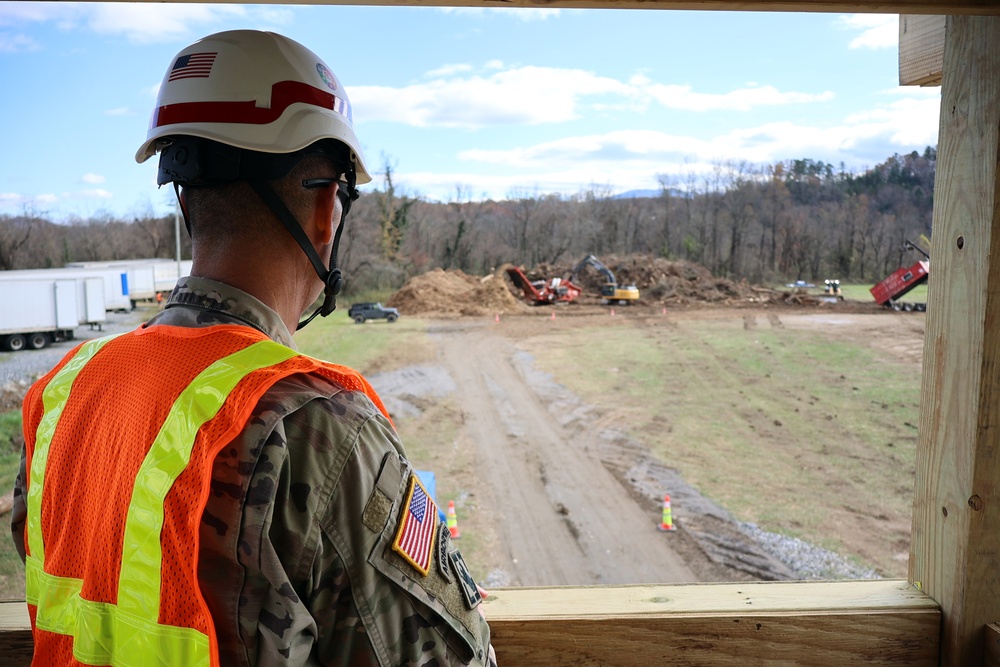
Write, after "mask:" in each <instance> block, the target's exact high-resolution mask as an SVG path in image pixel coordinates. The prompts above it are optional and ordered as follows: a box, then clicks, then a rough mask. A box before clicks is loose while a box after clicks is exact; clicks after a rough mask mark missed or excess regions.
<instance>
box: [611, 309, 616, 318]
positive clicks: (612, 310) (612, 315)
mask: <svg viewBox="0 0 1000 667" xmlns="http://www.w3.org/2000/svg"><path fill="white" fill-rule="evenodd" d="M614 316H615V309H614V308H612V309H611V317H614Z"/></svg>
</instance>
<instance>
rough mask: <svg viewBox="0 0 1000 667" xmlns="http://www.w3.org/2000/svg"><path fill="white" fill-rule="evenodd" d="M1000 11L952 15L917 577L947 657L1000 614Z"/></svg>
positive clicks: (955, 656) (976, 656) (920, 461)
mask: <svg viewBox="0 0 1000 667" xmlns="http://www.w3.org/2000/svg"><path fill="white" fill-rule="evenodd" d="M998 159H1000V19H998V18H984V17H949V19H948V27H947V37H946V42H945V54H944V72H943V79H942V100H941V132H940V140H939V144H938V163H937V185H936V191H935V195H934V197H935V198H934V229H933V240H932V248H931V277H930V281H929V299H928V308H927V331H926V336H925V342H924V370H923V386H922V390H921V396H920V432H919V433H920V435H919V444H918V449H917V476H916V489H915V491H916V495H915V500H914V507H913V542H912V547H911V554H910V581H912V582H914V583H917V584H918V585H919V586H920V587H921V588H922V589H923V590H924V591H925V592H927V593H928V594H929V595H930V596H931V597H932V598H933V599H934V600H936V601H937V602H938V603H939V604H940V605H941V610H942V613H943V619H942V637H941V640H942V641H941V664H942V665H956V666H957V665H974V664H982V660H983V657H984V648H985V647H984V640H985V633H986V630H985V626H986V624H987V623H990V622H993V621H996V620H997V619H998V618H1000V181H998V178H1000V172H998Z"/></svg>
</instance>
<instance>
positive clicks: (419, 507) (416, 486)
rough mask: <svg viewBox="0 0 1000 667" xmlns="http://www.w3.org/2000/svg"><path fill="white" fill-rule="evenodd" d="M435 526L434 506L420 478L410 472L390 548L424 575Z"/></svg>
mask: <svg viewBox="0 0 1000 667" xmlns="http://www.w3.org/2000/svg"><path fill="white" fill-rule="evenodd" d="M437 525H438V509H437V505H435V504H434V500H433V499H432V498H431V497H430V495H429V494H428V493H427V489H425V488H424V485H423V484H421V483H420V478H418V477H417V476H416V475H414V474H411V475H410V486H409V489H407V491H406V500H405V502H404V503H403V507H402V509H401V510H400V513H399V527H398V528H397V529H396V538H395V539H394V540H393V541H392V550H393V551H395V552H396V553H398V554H399V555H400V556H402V557H403V558H404V559H405V560H406V562H408V563H409V564H410V565H412V566H413V567H414V568H416V570H417V572H419V573H420V574H422V575H423V576H425V577H426V576H427V573H428V572H429V571H430V569H431V561H432V560H433V555H434V542H435V538H436V537H437Z"/></svg>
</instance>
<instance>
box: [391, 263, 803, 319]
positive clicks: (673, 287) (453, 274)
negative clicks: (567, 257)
mask: <svg viewBox="0 0 1000 667" xmlns="http://www.w3.org/2000/svg"><path fill="white" fill-rule="evenodd" d="M600 259H601V262H602V263H604V265H605V266H607V267H608V268H609V269H610V270H611V272H612V273H613V274H614V275H615V278H616V279H617V281H618V284H619V285H623V286H625V285H635V286H636V287H638V288H639V293H640V295H641V297H640V299H639V302H638V303H639V304H645V305H647V306H660V305H663V306H668V305H669V306H671V307H679V306H688V307H697V306H706V305H711V306H726V307H741V306H761V305H767V304H774V305H786V306H818V305H821V304H822V303H823V302H822V301H821V300H820V299H817V298H816V297H813V296H810V295H808V294H806V293H805V292H802V291H795V290H790V291H779V290H774V289H770V288H768V287H761V286H759V285H751V284H750V283H748V282H746V281H745V280H740V281H735V280H730V279H728V278H720V277H718V276H714V275H712V273H711V272H710V271H709V270H708V269H706V268H705V267H704V266H701V265H700V264H696V263H694V262H688V261H685V260H677V261H673V260H668V259H664V258H662V257H650V256H647V255H626V256H623V257H617V256H614V255H607V256H602V257H601V258H600ZM575 268H576V263H572V264H561V263H558V264H546V263H543V264H539V265H538V266H536V267H534V268H532V269H530V270H525V271H524V273H525V276H526V277H527V278H528V279H529V280H531V281H532V282H535V281H542V282H546V283H547V282H549V281H550V280H551V279H552V278H564V279H569V278H572V280H573V282H574V283H575V284H576V285H578V286H580V287H581V288H582V290H583V293H582V294H581V295H580V296H579V297H578V298H577V299H576V300H575V301H574V304H575V305H584V306H586V305H590V306H593V305H596V304H600V303H601V302H602V298H601V296H600V294H601V287H602V286H603V285H604V284H605V280H606V279H605V276H604V274H602V273H601V272H600V271H598V270H597V269H595V268H593V267H590V266H588V267H586V268H584V269H582V270H580V271H579V272H577V273H576V274H575V275H574V273H573V272H574V269H575ZM387 303H388V305H389V306H392V307H394V308H398V309H399V311H400V312H401V313H403V314H406V315H420V316H430V317H434V316H460V315H468V316H482V315H493V314H501V315H502V314H505V313H517V312H528V311H530V310H532V308H533V306H531V305H529V304H528V303H527V302H525V301H524V299H523V294H522V292H521V290H520V289H519V288H518V287H517V286H516V285H514V283H513V282H511V279H510V278H509V277H508V275H507V273H506V271H505V270H504V267H501V268H500V269H498V270H497V271H496V272H495V273H492V274H490V275H488V276H485V277H477V276H470V275H468V274H466V273H464V272H462V271H460V270H457V269H450V270H448V271H444V270H442V269H435V270H434V271H431V272H429V273H425V274H422V275H419V276H414V277H413V278H411V279H410V280H408V281H407V282H406V284H405V285H404V286H403V287H402V288H401V289H400V290H399V291H398V292H396V293H395V294H393V295H392V296H391V297H390V298H389V300H388V302H387Z"/></svg>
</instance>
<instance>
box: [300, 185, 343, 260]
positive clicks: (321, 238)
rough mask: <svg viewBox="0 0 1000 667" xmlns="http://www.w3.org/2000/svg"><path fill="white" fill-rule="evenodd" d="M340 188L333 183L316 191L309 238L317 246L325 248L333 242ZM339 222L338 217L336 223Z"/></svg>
mask: <svg viewBox="0 0 1000 667" xmlns="http://www.w3.org/2000/svg"><path fill="white" fill-rule="evenodd" d="M338 187H339V186H338V185H337V184H336V183H333V184H332V185H329V186H327V187H325V188H317V189H316V200H315V202H314V203H313V210H312V216H310V229H309V230H308V233H309V238H310V239H312V241H313V243H315V244H316V245H320V246H325V245H327V244H329V243H330V242H331V241H332V240H333V230H334V225H335V221H334V214H335V213H336V212H337V188H338ZM339 221H340V218H339V216H338V217H337V220H336V222H339Z"/></svg>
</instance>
